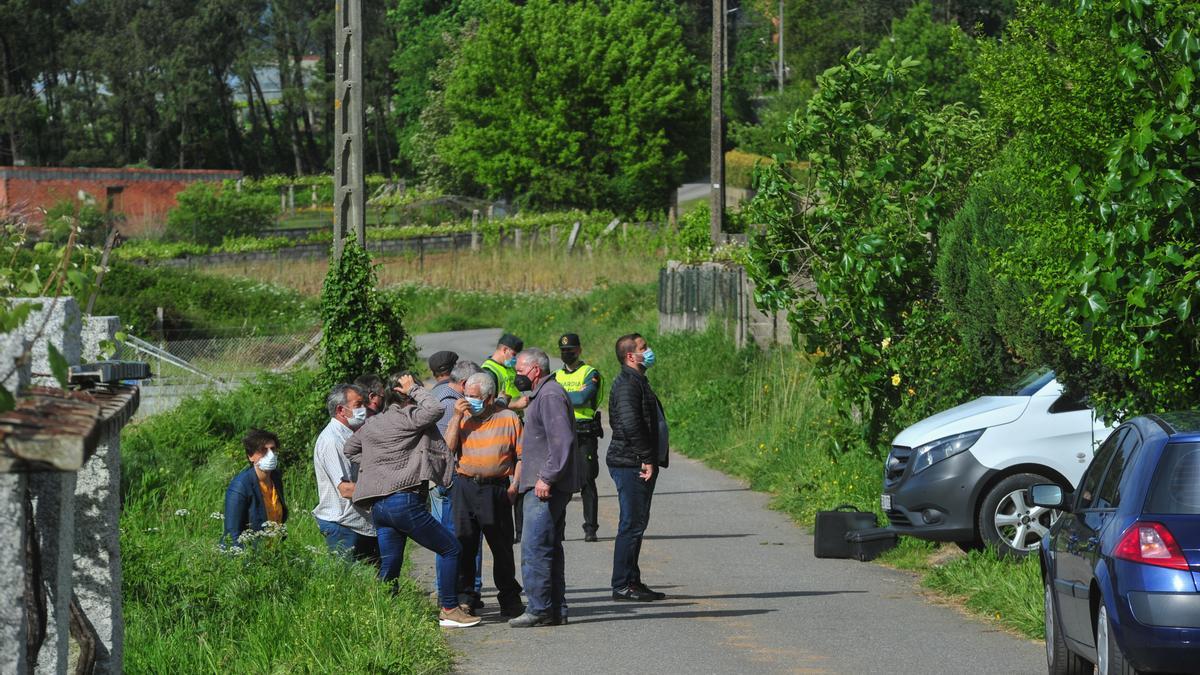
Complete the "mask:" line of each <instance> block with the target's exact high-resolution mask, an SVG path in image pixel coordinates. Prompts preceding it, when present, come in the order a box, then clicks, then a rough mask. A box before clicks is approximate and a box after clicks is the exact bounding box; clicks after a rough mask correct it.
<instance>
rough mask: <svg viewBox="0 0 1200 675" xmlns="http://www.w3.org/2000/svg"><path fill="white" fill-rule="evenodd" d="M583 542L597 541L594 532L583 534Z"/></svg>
mask: <svg viewBox="0 0 1200 675" xmlns="http://www.w3.org/2000/svg"><path fill="white" fill-rule="evenodd" d="M583 540H584V541H598V540H597V539H596V533H595V532H584V533H583Z"/></svg>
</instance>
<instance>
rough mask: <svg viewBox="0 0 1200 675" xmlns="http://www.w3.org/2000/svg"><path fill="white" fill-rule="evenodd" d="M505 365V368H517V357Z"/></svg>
mask: <svg viewBox="0 0 1200 675" xmlns="http://www.w3.org/2000/svg"><path fill="white" fill-rule="evenodd" d="M504 365H505V367H508V368H516V367H517V357H515V356H514V357H512V358H511V359H509V360H507V361H505V362H504Z"/></svg>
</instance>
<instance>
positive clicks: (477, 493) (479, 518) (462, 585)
mask: <svg viewBox="0 0 1200 675" xmlns="http://www.w3.org/2000/svg"><path fill="white" fill-rule="evenodd" d="M450 495H451V499H453V503H454V527H455V530H454V536H455V538H457V539H458V545H459V546H460V547H461V548H462V551H461V552H460V553H459V562H458V582H457V584H456V586H457V589H458V601H459V603H469V602H470V601H471V600H472V599H473V597H474V595H475V594H474V590H475V555H476V554H477V553H478V552H479V533H480V532H482V533H483V538H484V539H486V540H487V545H488V549H489V550H490V551H491V552H492V579H493V581H494V582H495V584H496V590H497V591H499V593H497V594H496V600H497V602H499V603H500V608H501V609H512V608H515V607H519V606H520V605H521V584H519V583H517V567H516V563H515V562H514V559H513V519H512V504H510V503H509V501H508V491H507V487H506V486H505V485H479V484H477V483H475V481H472V480H469V479H467V478H464V477H462V476H459V477H458V478H457V479H456V480H455V481H454V489H453V490H451V491H450Z"/></svg>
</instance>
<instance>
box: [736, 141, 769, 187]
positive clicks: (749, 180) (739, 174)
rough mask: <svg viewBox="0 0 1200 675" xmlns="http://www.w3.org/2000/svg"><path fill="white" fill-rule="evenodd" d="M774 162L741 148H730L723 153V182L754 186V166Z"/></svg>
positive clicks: (738, 185)
mask: <svg viewBox="0 0 1200 675" xmlns="http://www.w3.org/2000/svg"><path fill="white" fill-rule="evenodd" d="M773 162H774V160H773V159H771V158H770V157H763V156H762V155H756V154H754V153H752V152H745V151H743V150H737V149H734V150H730V151H729V152H726V153H725V184H726V185H727V186H729V187H737V188H752V187H754V168H755V167H756V166H757V165H759V164H763V165H770V164H772V163H773Z"/></svg>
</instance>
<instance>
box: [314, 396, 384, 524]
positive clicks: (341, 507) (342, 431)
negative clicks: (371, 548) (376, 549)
mask: <svg viewBox="0 0 1200 675" xmlns="http://www.w3.org/2000/svg"><path fill="white" fill-rule="evenodd" d="M353 435H354V431H353V430H352V429H350V427H348V426H346V425H345V424H342V423H341V422H339V421H338V420H336V419H330V420H329V424H326V425H325V428H324V429H323V430H322V431H321V435H320V436H317V444H316V447H314V448H313V471H314V472H315V473H316V475H317V500H318V501H317V508H315V509H313V512H312V514H313V517H314V518H320V519H321V520H327V521H329V522H331V523H337V524H339V525H341V526H343V527H347V528H350V529H351V530H354V531H355V532H357V533H359V534H364V535H367V536H368V537H374V536H375V527H374V526H373V525H372V524H371V521H370V519H369V518H368V517H367V515H366V513H365V512H363V511H361V510H359V509H356V508H355V507H354V504H352V503H351V502H350V500H349V499H346V498H345V497H343V496H342V495H341V493H339V492H338V489H337V488H338V484H339V483H341V482H343V481H348V482H351V483H352V482H354V480H355V478H356V476H355V475H354V474H355V471H354V467H352V466H351V464H350V460H348V459H346V456H345V455H343V454H342V448H343V447H344V446H345V445H346V441H347V440H348V439H349V438H350V437H351V436H353Z"/></svg>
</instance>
